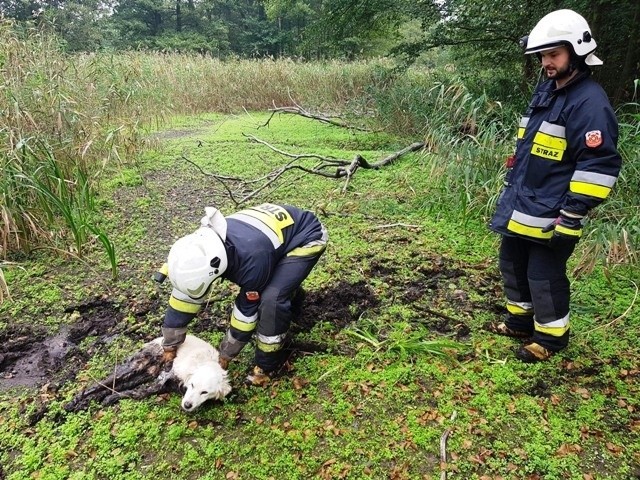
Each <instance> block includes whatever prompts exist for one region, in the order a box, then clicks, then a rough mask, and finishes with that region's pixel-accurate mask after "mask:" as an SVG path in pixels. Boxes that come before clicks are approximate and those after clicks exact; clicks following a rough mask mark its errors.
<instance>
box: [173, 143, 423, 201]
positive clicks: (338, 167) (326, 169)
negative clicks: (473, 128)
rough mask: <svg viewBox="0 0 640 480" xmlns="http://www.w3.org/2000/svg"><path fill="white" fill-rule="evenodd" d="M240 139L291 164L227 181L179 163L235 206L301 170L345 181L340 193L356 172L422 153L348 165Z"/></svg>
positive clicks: (359, 159) (356, 159)
mask: <svg viewBox="0 0 640 480" xmlns="http://www.w3.org/2000/svg"><path fill="white" fill-rule="evenodd" d="M243 135H244V136H245V137H246V138H248V139H249V140H250V141H253V142H256V143H259V144H261V145H264V146H266V147H267V148H269V149H271V150H272V151H274V152H276V153H278V154H279V155H282V156H284V157H287V158H289V159H290V160H289V161H288V162H287V163H286V164H285V165H283V166H281V167H279V168H277V169H275V170H272V171H271V172H269V173H268V174H266V175H264V176H261V177H259V178H257V179H253V180H243V179H240V178H237V177H228V176H223V175H217V174H213V173H209V172H205V171H204V170H203V169H202V168H201V167H200V166H199V165H197V164H196V163H194V162H192V161H191V160H189V158H187V157H186V156H185V155H182V159H183V160H184V161H186V162H187V163H190V164H191V165H194V166H195V167H196V168H197V169H198V170H199V171H200V172H201V173H202V174H203V175H206V176H209V177H212V178H214V179H216V180H217V181H218V182H219V183H221V184H222V186H223V187H224V189H225V190H226V192H227V194H228V195H229V198H230V199H231V200H232V201H233V202H234V203H235V205H236V206H239V205H242V204H244V203H245V202H247V201H248V200H250V199H252V198H253V197H255V196H256V195H258V193H260V192H261V191H263V190H264V189H266V188H267V187H269V186H271V185H273V184H274V183H275V182H276V181H277V180H278V179H279V178H280V177H282V176H283V175H284V174H285V173H286V172H288V171H289V170H300V171H302V172H304V173H307V174H311V175H319V176H322V177H326V178H346V181H345V185H344V187H343V189H342V191H343V192H344V191H345V190H346V188H347V186H348V184H349V181H350V180H351V177H353V175H354V174H355V173H356V171H357V170H358V168H364V169H373V170H377V169H378V168H381V167H383V166H386V165H388V164H390V163H392V162H394V161H395V160H397V159H398V158H400V157H402V156H403V155H406V154H407V153H411V152H415V151H418V150H420V149H422V148H423V147H424V145H425V144H424V142H415V143H412V144H411V145H409V146H408V147H405V148H403V149H402V150H399V151H397V152H394V153H392V154H391V155H388V156H386V157H385V158H383V159H381V160H379V161H377V162H373V163H370V162H368V161H367V160H366V159H365V158H364V157H362V155H359V154H358V155H356V156H355V157H354V158H353V160H351V161H349V160H343V159H338V158H334V157H327V156H323V155H318V154H315V153H301V154H295V153H290V152H286V151H284V150H282V149H280V148H277V147H275V146H273V145H271V144H270V143H268V142H266V141H264V140H262V139H260V138H258V137H256V136H254V135H248V134H243ZM301 160H317V162H318V163H317V164H316V165H315V166H313V167H307V166H304V165H301V164H299V163H297V162H299V161H301ZM230 182H235V183H238V184H239V188H238V191H239V192H240V193H234V192H233V191H232V189H231V188H230V187H229V185H228V183H230ZM258 182H264V183H262V184H261V185H259V186H258V187H257V188H254V189H253V190H251V191H249V192H248V193H246V192H247V188H246V186H247V185H249V184H255V183H258ZM238 197H240V198H238Z"/></svg>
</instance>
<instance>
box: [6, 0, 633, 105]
mask: <svg viewBox="0 0 640 480" xmlns="http://www.w3.org/2000/svg"><path fill="white" fill-rule="evenodd" d="M558 8H571V9H574V10H576V11H578V12H579V13H581V14H582V15H583V16H585V18H586V19H587V20H588V21H589V23H590V26H591V28H592V30H593V34H594V38H595V39H596V40H597V42H598V45H599V46H598V55H599V56H600V57H601V58H602V59H603V60H604V62H605V66H604V68H600V69H597V71H596V76H597V78H598V80H599V81H600V82H601V83H602V84H603V85H604V87H605V89H606V90H607V92H608V93H609V95H610V97H611V98H612V100H613V101H614V102H615V103H616V104H620V103H621V102H625V101H629V100H631V99H632V98H633V95H634V80H635V79H637V78H638V76H639V64H640V2H638V1H637V0H615V1H614V0H595V1H594V0H590V1H587V0H567V1H560V0H539V1H531V0H510V1H506V0H496V1H493V2H486V1H484V0H121V1H116V0H82V1H79V0H0V13H1V14H2V15H3V16H4V17H5V18H11V19H15V20H16V21H18V22H19V23H20V24H21V25H25V26H31V27H32V26H33V25H37V26H38V27H44V28H52V29H54V30H55V31H56V32H57V33H58V34H59V36H60V38H61V39H62V41H63V42H64V48H65V49H66V50H67V51H69V52H94V51H100V50H102V51H104V50H112V51H120V50H130V49H145V50H154V51H162V52H197V53H199V54H202V55H210V56H214V57H217V58H220V59H226V58H238V57H239V58H282V57H287V58H296V59H299V60H301V61H306V60H326V59H341V60H359V59H366V58H372V57H379V56H392V57H394V58H395V59H396V60H397V65H398V68H400V69H402V68H403V67H406V66H409V65H411V64H414V63H421V62H422V63H427V64H428V63H429V62H434V53H433V52H434V50H435V51H437V52H438V54H439V55H446V58H445V61H448V62H451V63H452V64H455V65H456V68H457V69H458V71H459V72H460V74H461V75H462V77H463V78H464V79H465V83H466V84H467V87H468V88H470V89H471V90H472V91H474V92H475V93H486V94H487V95H488V96H490V97H491V98H493V99H495V100H501V101H505V100H509V99H512V98H514V95H517V96H521V94H523V93H526V92H525V91H524V90H526V88H527V85H529V87H530V85H531V80H533V79H535V77H536V75H537V68H536V66H535V63H534V62H535V59H534V58H531V57H525V56H523V55H522V52H521V51H520V49H519V47H518V39H519V38H520V37H521V36H523V35H525V34H527V33H528V32H529V31H530V29H531V28H532V27H533V26H534V25H535V23H536V22H537V21H538V19H540V18H541V17H542V16H543V15H544V14H546V13H548V12H549V11H552V10H555V9H558ZM440 47H447V48H445V49H443V48H440ZM429 52H430V53H429ZM443 52H444V53H443ZM522 72H524V73H525V75H523V74H522ZM525 96H526V95H525Z"/></svg>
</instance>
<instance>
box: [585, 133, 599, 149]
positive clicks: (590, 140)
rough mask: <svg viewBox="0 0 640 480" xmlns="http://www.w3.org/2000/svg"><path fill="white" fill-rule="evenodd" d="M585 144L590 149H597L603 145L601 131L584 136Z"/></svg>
mask: <svg viewBox="0 0 640 480" xmlns="http://www.w3.org/2000/svg"><path fill="white" fill-rule="evenodd" d="M584 143H585V144H586V145H587V147H589V148H596V147H599V146H600V145H602V132H601V131H600V130H591V131H590V132H587V133H585V134H584Z"/></svg>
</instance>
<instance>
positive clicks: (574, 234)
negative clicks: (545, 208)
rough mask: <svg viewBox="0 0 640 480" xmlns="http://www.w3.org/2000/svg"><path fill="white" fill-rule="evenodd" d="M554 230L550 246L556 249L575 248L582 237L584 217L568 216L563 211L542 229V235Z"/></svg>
mask: <svg viewBox="0 0 640 480" xmlns="http://www.w3.org/2000/svg"><path fill="white" fill-rule="evenodd" d="M552 230H553V235H552V236H551V238H550V239H549V246H550V247H551V248H553V249H554V250H556V249H561V248H564V247H569V246H574V245H575V244H576V243H578V241H579V240H580V237H581V236H582V217H580V216H578V215H575V216H574V215H573V214H571V215H568V214H566V213H565V212H563V211H561V212H560V216H559V217H558V218H556V219H555V220H554V221H553V222H551V223H550V224H549V225H547V226H546V227H544V228H543V229H542V233H547V232H550V231H552Z"/></svg>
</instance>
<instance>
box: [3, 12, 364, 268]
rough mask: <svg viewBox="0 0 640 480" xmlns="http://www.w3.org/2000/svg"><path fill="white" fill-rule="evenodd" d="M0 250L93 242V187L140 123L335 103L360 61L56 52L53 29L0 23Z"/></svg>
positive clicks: (126, 152) (129, 155)
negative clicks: (0, 78)
mask: <svg viewBox="0 0 640 480" xmlns="http://www.w3.org/2000/svg"><path fill="white" fill-rule="evenodd" d="M0 71H1V72H2V75H3V78H4V84H3V85H2V86H0V89H1V90H2V93H3V94H2V95H1V96H0V139H1V140H2V146H1V147H0V163H1V166H2V173H1V174H0V195H1V198H2V204H1V205H0V219H1V222H2V223H1V225H0V227H1V228H0V251H1V255H2V256H3V257H5V258H6V256H7V255H9V254H10V253H11V252H13V251H16V250H22V251H29V250H30V249H31V248H33V247H34V246H41V245H43V244H45V245H53V246H55V247H56V248H64V249H66V250H71V251H73V252H74V253H77V254H81V253H82V252H83V248H84V247H85V246H86V244H87V242H95V243H99V244H102V246H103V247H104V249H105V251H106V253H107V255H108V257H109V259H110V261H111V265H112V269H113V270H114V272H115V265H116V259H115V247H114V246H113V245H112V244H111V242H110V241H109V238H108V235H107V233H106V232H104V231H102V230H101V227H100V218H99V212H97V211H96V208H95V201H94V198H95V195H96V192H97V191H98V190H99V188H100V180H101V178H103V177H104V175H105V173H108V172H110V171H111V169H113V168H117V165H119V164H122V163H129V162H132V161H134V160H135V157H136V153H137V152H138V151H139V149H141V148H144V146H145V145H144V143H145V140H144V135H143V132H144V129H143V128H142V127H143V126H147V125H150V124H156V125H159V124H161V123H163V122H164V121H165V120H166V119H168V118H169V117H170V116H171V115H175V114H194V113H200V112H211V111H218V112H238V111H242V109H247V110H259V109H267V108H270V107H273V106H274V105H275V106H284V105H291V103H292V101H296V102H299V103H301V104H303V105H305V106H309V107H312V108H317V109H327V110H332V111H341V110H344V109H345V106H346V105H347V104H348V103H349V102H350V101H352V100H353V99H358V98H361V97H362V96H363V92H364V90H365V88H366V86H367V85H370V84H371V80H372V78H373V74H372V71H373V69H372V67H371V65H370V64H368V63H366V62H363V63H353V64H348V63H344V62H337V61H336V62H323V63H314V64H309V63H298V62H295V61H293V60H277V61H276V60H231V61H227V62H224V63H223V62H221V61H220V60H216V59H213V58H210V57H206V56H201V55H195V54H194V55H177V54H161V53H143V52H125V53H121V54H108V53H96V54H84V55H79V56H69V55H65V54H64V53H63V51H62V49H61V48H60V45H59V44H58V41H57V40H56V38H55V37H53V36H51V35H49V34H47V33H45V32H42V31H38V30H30V31H28V32H26V33H22V32H19V31H18V30H16V29H15V28H14V26H13V25H12V24H11V23H9V22H3V23H0Z"/></svg>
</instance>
